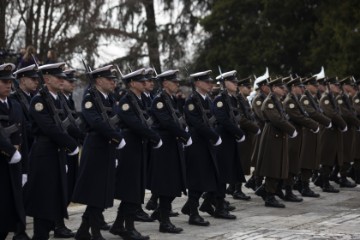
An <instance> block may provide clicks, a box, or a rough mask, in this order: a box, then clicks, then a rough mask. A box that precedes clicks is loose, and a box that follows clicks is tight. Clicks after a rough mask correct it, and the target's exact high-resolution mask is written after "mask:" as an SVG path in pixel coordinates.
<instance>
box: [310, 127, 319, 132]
mask: <svg viewBox="0 0 360 240" xmlns="http://www.w3.org/2000/svg"><path fill="white" fill-rule="evenodd" d="M310 131H312V132H313V133H318V132H319V131H320V128H319V127H318V128H317V129H316V130H315V131H313V130H312V129H310Z"/></svg>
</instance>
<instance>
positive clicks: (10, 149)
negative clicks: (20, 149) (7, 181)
mask: <svg viewBox="0 0 360 240" xmlns="http://www.w3.org/2000/svg"><path fill="white" fill-rule="evenodd" d="M15 151H16V148H15V147H14V146H13V145H12V144H11V143H9V142H8V141H6V139H5V138H4V137H3V136H2V135H1V134H0V155H1V156H3V157H0V159H6V160H7V161H10V159H11V157H12V155H14V153H15Z"/></svg>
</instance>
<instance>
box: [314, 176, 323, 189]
mask: <svg viewBox="0 0 360 240" xmlns="http://www.w3.org/2000/svg"><path fill="white" fill-rule="evenodd" d="M313 182H314V185H315V186H317V187H321V188H322V187H323V185H324V181H323V177H322V175H321V174H320V175H318V176H317V177H316V179H315V180H314V181H313Z"/></svg>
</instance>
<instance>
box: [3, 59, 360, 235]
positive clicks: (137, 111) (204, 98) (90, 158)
mask: <svg viewBox="0 0 360 240" xmlns="http://www.w3.org/2000/svg"><path fill="white" fill-rule="evenodd" d="M34 61H35V60H34ZM84 66H85V69H86V76H87V78H88V82H89V86H88V87H87V88H86V90H85V92H84V95H83V100H82V103H81V112H77V111H76V110H75V104H74V101H73V99H72V92H73V90H74V87H75V83H76V81H78V79H77V78H76V71H75V70H72V69H68V70H65V63H63V62H61V63H52V64H46V65H42V66H38V65H37V63H36V61H35V64H33V65H30V66H27V67H23V68H20V69H18V70H17V71H15V66H14V65H13V64H11V63H5V64H2V65H0V114H1V115H0V179H1V180H0V188H1V189H2V197H1V198H0V213H1V214H0V239H5V238H6V236H7V235H8V233H9V232H14V237H13V239H15V240H19V239H21V240H23V239H24V240H25V239H30V238H29V236H28V235H27V234H26V221H25V216H29V217H32V218H33V219H34V221H33V222H34V228H33V229H34V232H33V236H32V239H36V240H43V239H49V236H50V232H51V231H54V237H56V238H75V239H77V240H90V239H93V240H102V239H104V238H103V236H102V234H101V230H109V231H110V233H112V234H114V235H117V236H120V237H121V238H122V239H134V240H147V239H150V237H149V236H146V235H143V234H141V233H140V232H138V231H137V230H136V228H135V225H134V221H143V222H153V221H155V220H157V221H158V222H159V231H160V232H164V233H180V232H182V231H183V229H182V228H180V227H177V226H175V225H174V224H173V223H172V222H171V217H174V216H176V215H178V213H176V212H173V211H172V202H173V200H174V199H175V198H176V197H181V196H182V194H185V195H187V201H186V203H185V204H184V206H183V207H182V209H181V212H182V213H183V214H185V215H188V216H189V218H188V219H189V220H188V222H189V224H192V225H197V226H209V225H210V224H211V223H210V221H208V220H207V219H206V218H205V216H207V215H210V216H212V217H214V218H221V219H224V220H232V219H236V216H235V215H233V214H232V213H231V211H233V210H234V209H235V207H233V206H231V205H230V204H229V202H228V201H226V194H228V195H232V197H233V198H234V199H239V200H245V201H249V200H250V199H251V197H250V196H247V195H246V194H245V193H244V192H243V191H242V187H243V186H245V187H247V188H251V189H253V190H254V192H255V194H256V195H258V196H259V197H261V198H262V199H263V200H264V203H265V206H267V207H275V208H285V205H284V203H283V201H285V202H301V201H303V198H302V197H313V198H318V197H319V196H320V194H319V193H316V192H314V191H313V190H312V189H310V187H309V186H310V184H309V183H310V181H313V182H314V184H315V185H316V186H319V187H320V188H322V191H323V192H330V193H338V192H339V189H337V188H335V187H334V186H333V185H331V184H330V181H334V182H336V183H337V184H339V185H340V187H348V188H352V187H355V186H356V184H358V183H360V149H359V148H356V146H358V145H359V143H360V91H359V85H360V81H356V80H355V79H354V78H353V77H346V78H344V79H341V80H338V79H337V78H335V77H325V74H324V72H323V71H322V72H320V73H319V74H317V75H314V76H310V77H304V78H300V77H298V76H296V77H277V78H272V79H271V78H269V75H268V74H265V75H264V76H261V77H259V78H257V79H256V80H255V82H254V83H252V80H251V78H244V79H241V80H239V79H238V78H237V72H236V71H235V70H233V71H229V72H225V73H222V72H221V69H220V68H219V72H220V75H219V76H217V77H216V78H215V79H213V77H212V71H211V70H208V71H203V72H197V73H193V74H189V79H190V81H191V84H192V92H191V94H190V95H189V96H188V98H187V99H184V98H181V97H178V96H179V94H178V93H179V87H180V79H179V70H167V71H164V72H162V73H160V74H157V73H156V71H155V69H153V68H141V69H138V70H136V71H133V72H131V73H129V74H126V75H123V74H122V73H121V72H120V70H119V69H117V68H116V67H115V66H113V65H109V66H105V67H101V68H98V69H95V70H91V69H90V68H89V67H88V66H87V65H86V64H85V63H84ZM119 78H121V79H119ZM120 80H121V81H122V83H123V84H124V85H125V87H126V89H119V88H118V87H117V83H118V82H119V81H120ZM155 82H157V83H158V85H159V91H158V92H157V93H156V94H154V83H155ZM216 82H220V84H221V91H220V93H219V94H218V95H217V96H213V95H214V94H212V93H213V88H214V85H215V83H216ZM252 89H253V90H254V91H253V92H251V91H252ZM252 169H253V172H251V170H252ZM245 176H249V178H248V180H246V178H245ZM349 178H351V179H352V180H353V181H351V180H350V179H349ZM146 189H148V190H150V191H151V194H152V196H151V198H150V200H149V202H147V204H146V206H145V207H146V209H148V210H151V211H153V212H152V214H151V215H148V214H147V213H146V212H145V211H144V210H143V208H142V204H143V203H144V196H145V190H146ZM294 190H297V191H298V192H299V193H300V195H301V197H300V195H299V194H296V193H295V191H294ZM279 198H280V199H281V200H282V201H280V200H279ZM114 199H118V200H120V205H119V206H118V212H117V216H116V219H115V221H114V223H113V225H112V226H109V225H108V224H107V223H106V222H105V221H104V216H103V211H104V210H105V209H106V208H110V207H112V206H113V204H114ZM70 202H74V203H80V204H84V205H86V209H85V212H84V213H83V215H82V221H81V225H80V226H79V227H78V229H77V231H76V233H74V232H72V231H71V230H70V229H68V228H67V227H66V226H65V224H64V218H68V213H67V207H68V205H69V204H70ZM200 212H202V213H203V214H201V215H202V216H201V215H200Z"/></svg>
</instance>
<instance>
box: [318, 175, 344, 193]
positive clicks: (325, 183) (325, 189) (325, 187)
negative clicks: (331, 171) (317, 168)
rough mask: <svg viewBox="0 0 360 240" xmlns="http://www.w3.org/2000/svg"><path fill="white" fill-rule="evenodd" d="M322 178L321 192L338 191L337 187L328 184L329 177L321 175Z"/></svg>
mask: <svg viewBox="0 0 360 240" xmlns="http://www.w3.org/2000/svg"><path fill="white" fill-rule="evenodd" d="M320 177H321V175H320ZM322 179H323V186H322V190H323V192H328V193H338V192H340V191H339V189H336V188H334V187H333V186H332V185H330V182H329V178H328V177H327V176H323V177H322Z"/></svg>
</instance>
